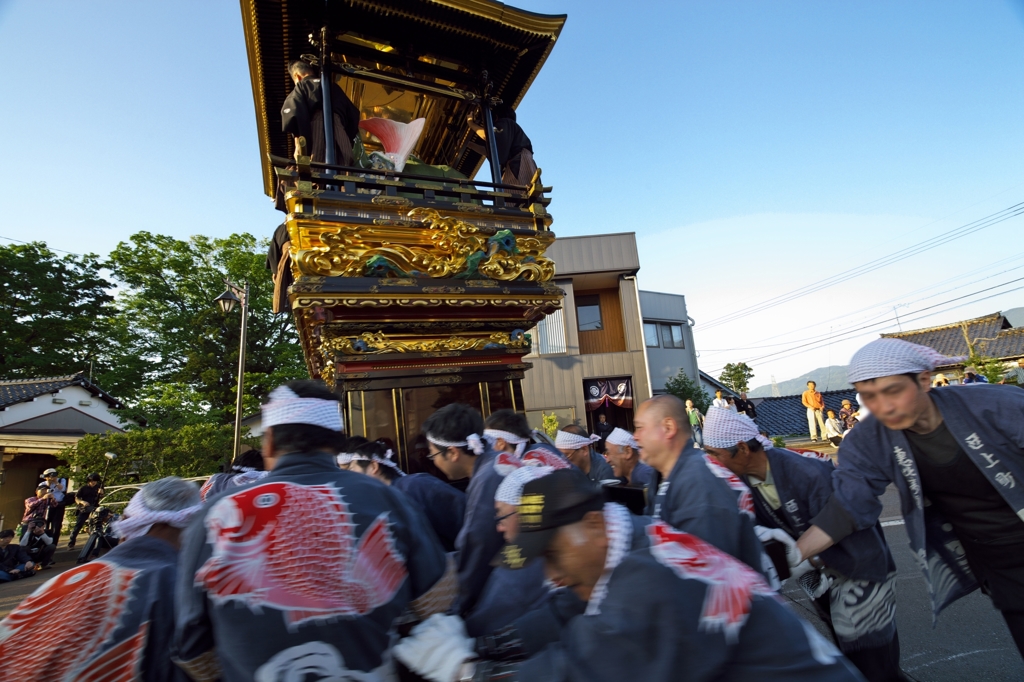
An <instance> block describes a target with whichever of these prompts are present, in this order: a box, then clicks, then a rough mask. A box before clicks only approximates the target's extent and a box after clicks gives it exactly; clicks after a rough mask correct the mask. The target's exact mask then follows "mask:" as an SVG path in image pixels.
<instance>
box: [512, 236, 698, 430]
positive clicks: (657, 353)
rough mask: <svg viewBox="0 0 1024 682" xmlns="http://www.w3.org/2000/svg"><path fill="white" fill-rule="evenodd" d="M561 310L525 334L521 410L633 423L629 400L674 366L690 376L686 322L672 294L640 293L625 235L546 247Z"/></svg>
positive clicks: (640, 397) (647, 392)
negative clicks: (528, 348)
mask: <svg viewBox="0 0 1024 682" xmlns="http://www.w3.org/2000/svg"><path fill="white" fill-rule="evenodd" d="M547 256H548V257H549V258H551V259H552V260H554V261H555V279H554V283H555V284H556V286H558V287H559V288H560V289H561V290H562V291H563V292H564V293H565V299H564V301H563V306H562V308H561V309H560V310H558V311H556V312H555V313H553V314H550V315H548V316H547V317H546V318H544V320H543V321H541V322H540V324H538V325H537V327H536V328H535V329H534V330H533V331H532V332H531V337H532V341H533V345H532V349H531V352H530V354H529V355H528V356H527V357H526V358H525V359H526V360H527V361H528V362H530V363H531V364H532V365H533V369H531V370H530V371H528V372H526V376H525V378H524V379H523V398H524V402H525V403H526V407H527V410H526V415H527V418H528V419H529V421H530V424H531V425H532V426H533V427H534V428H539V427H540V426H541V421H542V418H543V415H544V414H545V413H546V414H552V413H553V414H555V415H556V416H557V417H558V420H559V425H560V426H565V425H566V424H571V423H573V422H576V423H579V424H581V425H584V426H586V427H587V428H589V429H590V430H591V432H593V431H594V427H595V424H596V423H597V421H598V416H599V415H601V414H604V415H605V417H606V419H607V420H608V422H609V423H611V424H613V425H615V426H620V427H622V428H624V429H628V430H632V429H633V414H634V412H635V409H636V406H637V405H638V404H639V403H641V402H643V401H644V400H647V399H648V398H650V397H651V395H652V393H662V392H664V390H665V382H666V381H667V380H668V379H671V378H672V377H674V376H676V375H677V374H678V373H679V370H680V369H683V370H685V371H686V373H687V374H688V375H690V376H691V377H693V378H694V380H697V378H698V370H697V355H696V352H695V351H694V346H693V331H692V329H691V325H692V324H693V322H692V320H690V318H689V316H688V315H687V313H686V299H685V298H684V297H683V296H680V295H678V294H664V293H658V292H653V291H640V290H639V289H638V287H637V279H636V275H637V272H638V271H639V270H640V258H639V256H638V254H637V248H636V237H635V235H634V234H633V233H632V232H626V233H620V234H604V235H591V236H583V237H561V238H559V239H556V240H555V242H554V244H552V245H551V246H550V247H548V250H547Z"/></svg>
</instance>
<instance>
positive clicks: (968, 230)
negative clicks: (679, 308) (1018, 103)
mask: <svg viewBox="0 0 1024 682" xmlns="http://www.w3.org/2000/svg"><path fill="white" fill-rule="evenodd" d="M1021 214H1024V202H1022V203H1019V204H1015V205H1013V206H1010V207H1009V208H1005V209H1003V210H1002V211H997V212H996V213H993V214H991V215H987V216H985V217H983V218H979V219H977V220H974V221H971V222H969V223H966V224H965V225H961V226H960V227H957V228H954V229H952V230H948V231H946V232H943V233H941V234H938V235H936V236H934V237H931V238H930V239H926V240H924V241H922V242H918V243H917V244H912V245H911V246H908V247H906V248H903V249H900V250H899V251H895V252H893V253H890V254H887V255H885V256H881V257H879V258H876V259H874V260H871V261H868V262H867V263H862V264H861V265H858V266H856V267H853V268H850V269H848V270H844V271H843V272H840V273H837V274H835V275H831V276H830V277H826V278H825V279H822V280H818V281H817V282H812V283H810V284H806V285H804V286H802V287H799V288H797V289H794V290H792V291H790V292H787V293H785V294H780V295H778V296H775V297H772V298H769V299H766V300H764V301H761V302H760V303H755V304H754V305H751V306H747V307H746V308H742V309H740V310H736V311H734V312H732V313H728V314H726V315H723V316H721V317H718V318H715V319H712V320H710V321H708V322H705V323H704V324H703V325H701V326H702V328H703V329H712V328H714V327H717V326H720V325H723V324H726V323H728V322H732V321H734V320H737V319H739V318H741V317H744V316H746V315H750V314H753V313H757V312H761V311H764V310H768V309H769V308H774V307H775V306H778V305H782V304H783V303H788V302H790V301H793V300H796V299H798V298H802V297H804V296H807V295H808V294H811V293H814V292H817V291H821V290H822V289H826V288H829V287H833V286H835V285H837V284H841V283H843V282H846V281H849V280H851V279H853V278H855V277H860V276H861V275H865V274H867V273H869V272H873V271H875V270H878V269H880V268H883V267H885V266H887V265H892V264H893V263H898V262H899V261H902V260H906V259H907V258H910V257H911V256H916V255H918V254H920V253H924V252H925V251H929V250H931V249H934V248H936V247H939V246H942V245H943V244H947V243H949V242H951V241H954V240H957V239H961V238H962V237H966V236H968V235H970V234H974V233H975V232H978V231H981V230H984V229H986V228H988V227H991V226H993V225H998V224H999V223H1001V222H1004V221H1006V220H1010V219H1011V218H1015V217H1017V216H1019V215H1021Z"/></svg>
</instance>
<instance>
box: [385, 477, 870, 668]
mask: <svg viewBox="0 0 1024 682" xmlns="http://www.w3.org/2000/svg"><path fill="white" fill-rule="evenodd" d="M518 524H519V528H518V534H517V536H516V544H517V545H518V546H519V548H520V556H519V559H520V560H522V561H525V562H526V563H525V565H529V563H530V562H531V561H543V562H544V564H545V567H546V571H547V574H548V576H549V577H550V578H551V580H552V581H553V582H555V583H557V584H560V585H563V586H565V587H568V588H569V589H571V590H573V591H574V592H575V593H576V594H577V596H578V597H579V598H580V599H581V600H583V601H584V602H586V603H587V607H586V613H585V614H584V615H581V616H578V617H576V618H574V619H573V620H572V621H570V622H569V624H568V625H567V626H566V628H565V629H564V631H563V632H562V633H561V641H559V642H553V643H551V644H550V645H549V646H547V647H546V648H545V649H544V650H543V651H541V652H540V653H538V654H537V655H535V656H533V657H531V658H529V659H528V660H526V661H523V662H497V661H493V660H478V659H476V652H475V651H474V642H473V641H472V640H468V639H467V638H466V637H465V634H464V633H462V632H461V631H460V629H459V627H458V626H459V624H458V623H457V622H453V621H451V620H448V619H446V618H445V617H437V618H435V619H433V620H432V621H427V622H426V623H422V624H420V625H419V626H417V627H416V628H415V629H413V636H412V637H410V638H407V639H405V640H403V641H402V642H400V643H399V644H398V645H397V646H396V647H395V655H396V656H397V657H398V658H399V659H400V660H402V661H403V662H405V663H406V664H407V665H410V667H412V668H414V669H416V670H417V671H418V672H420V673H421V674H427V676H428V678H429V679H431V680H434V681H435V682H449V681H454V680H473V681H475V682H490V681H492V680H550V681H559V682H561V681H563V680H565V681H568V680H587V681H588V682H613V681H614V682H620V681H621V680H644V682H676V681H682V680H685V681H689V680H694V681H696V680H718V679H721V680H727V679H728V680H753V679H757V680H765V681H767V682H773V681H779V682H781V681H783V680H785V681H786V682H805V681H806V682H811V681H812V680H813V681H814V682H856V681H858V680H861V679H862V678H861V677H860V675H859V674H858V673H857V672H856V670H855V669H854V668H853V667H852V666H851V665H850V663H849V662H848V661H847V660H846V659H844V658H843V656H842V654H840V653H839V652H838V651H837V650H836V649H835V648H834V647H833V646H832V645H831V644H829V643H828V642H826V641H825V640H824V639H823V638H822V637H821V635H819V634H818V633H817V632H816V631H815V630H814V628H812V627H811V626H810V625H808V624H806V623H804V622H803V621H801V620H800V619H799V618H797V616H795V615H794V614H793V612H792V611H790V610H789V609H788V608H787V607H786V606H784V605H783V604H782V603H781V602H780V600H779V599H778V596H777V595H776V594H775V592H774V591H772V590H771V589H770V588H769V587H768V585H767V584H766V583H765V582H764V580H763V578H762V577H761V576H760V575H759V574H757V573H755V572H754V571H752V570H750V568H748V567H747V566H745V565H744V564H742V563H740V562H738V561H736V560H735V559H733V558H731V557H729V556H727V555H725V554H723V553H722V552H719V551H718V550H716V549H715V548H714V547H712V546H710V545H709V544H707V543H706V542H703V541H701V540H700V539H698V538H696V537H694V536H692V535H688V534H687V533H683V532H680V531H677V530H675V529H673V528H670V527H669V526H667V525H665V524H664V523H661V522H653V523H650V524H647V523H645V522H644V521H643V520H642V519H641V518H640V517H635V516H631V515H630V514H629V512H628V511H627V510H626V509H625V508H624V507H622V506H620V505H618V504H615V503H611V502H605V500H604V495H603V493H602V490H601V488H600V487H599V486H597V485H596V484H594V483H593V482H591V481H589V480H587V478H586V477H585V476H583V475H582V474H581V473H580V472H579V471H577V470H574V469H567V470H560V471H554V472H551V473H549V474H548V475H546V476H542V477H540V478H537V479H535V480H530V481H527V482H525V484H524V485H523V488H522V492H521V494H520V504H519V520H518ZM517 563H521V562H517ZM475 659H476V660H475Z"/></svg>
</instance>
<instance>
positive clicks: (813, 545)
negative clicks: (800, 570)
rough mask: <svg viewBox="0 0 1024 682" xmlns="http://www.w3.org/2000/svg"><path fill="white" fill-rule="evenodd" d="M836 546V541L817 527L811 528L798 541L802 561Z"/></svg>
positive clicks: (797, 545)
mask: <svg viewBox="0 0 1024 682" xmlns="http://www.w3.org/2000/svg"><path fill="white" fill-rule="evenodd" d="M834 544H835V540H833V539H832V537H831V536H830V535H829V534H828V533H826V532H825V531H823V530H822V529H821V528H818V527H817V526H811V527H810V528H808V529H807V531H806V532H805V533H804V534H803V535H801V536H800V539H799V540H797V541H796V547H797V549H799V550H800V560H801V561H803V560H804V559H808V558H810V557H812V556H816V555H818V554H820V553H821V552H824V551H825V550H826V549H828V548H829V547H831V546H832V545H834Z"/></svg>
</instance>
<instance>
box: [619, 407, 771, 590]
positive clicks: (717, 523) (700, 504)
mask: <svg viewBox="0 0 1024 682" xmlns="http://www.w3.org/2000/svg"><path fill="white" fill-rule="evenodd" d="M717 409H725V408H717ZM633 425H634V426H635V427H636V430H635V431H634V432H633V437H634V438H636V440H637V442H638V443H639V444H640V447H641V448H642V450H641V452H642V454H643V458H644V461H645V462H646V463H647V464H649V465H650V466H652V467H654V469H655V470H656V471H657V472H658V473H659V474H660V476H661V483H660V484H659V485H658V492H657V495H656V496H655V498H654V516H655V518H659V519H661V520H663V521H664V522H665V523H667V524H669V525H670V526H672V527H673V528H678V529H679V530H683V531H686V532H687V533H690V534H692V535H696V536H697V537H699V538H700V539H701V540H703V541H704V542H709V543H711V544H712V545H714V546H715V547H717V548H718V549H720V550H722V551H723V552H725V553H726V554H731V555H732V556H734V557H736V558H737V559H739V560H740V561H742V562H743V563H745V564H747V565H748V566H750V567H751V568H753V569H754V570H755V571H758V572H759V573H761V574H763V575H764V576H765V577H766V578H767V579H768V581H769V584H772V585H775V584H777V580H778V578H777V576H776V575H775V569H774V567H773V566H772V564H771V560H770V559H768V557H767V556H765V554H764V550H763V549H762V547H761V541H760V540H758V539H757V534H756V533H755V532H754V520H753V514H754V510H753V509H750V508H747V505H744V508H743V509H741V508H740V501H741V499H743V500H746V499H747V497H746V496H744V495H743V492H744V490H745V486H744V485H743V483H742V482H741V481H730V480H729V477H730V476H732V475H731V473H730V472H728V471H723V470H722V469H723V467H722V466H721V465H719V464H718V463H717V462H714V460H711V459H710V458H708V457H707V455H705V454H704V453H703V452H701V451H700V450H698V449H697V448H695V447H694V446H693V438H692V434H691V433H690V419H689V417H688V416H687V414H686V406H685V405H684V404H683V401H681V400H680V399H679V398H677V397H675V396H674V395H659V396H655V397H653V398H651V399H650V400H648V401H646V402H644V403H642V404H641V405H640V409H639V410H637V414H636V417H634V419H633ZM732 478H735V477H732ZM734 487H735V488H737V489H736V490H734V489H733V488H734Z"/></svg>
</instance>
